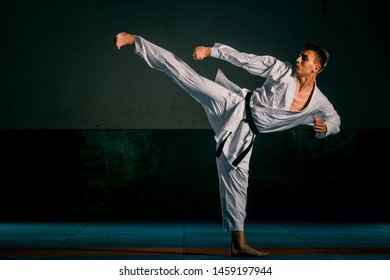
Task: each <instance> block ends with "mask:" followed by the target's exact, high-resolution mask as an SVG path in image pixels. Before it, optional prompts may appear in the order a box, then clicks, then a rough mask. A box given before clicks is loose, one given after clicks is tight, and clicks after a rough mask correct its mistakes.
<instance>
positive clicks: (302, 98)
mask: <svg viewBox="0 0 390 280" xmlns="http://www.w3.org/2000/svg"><path fill="white" fill-rule="evenodd" d="M312 93H313V90H299V88H297V89H296V90H295V93H294V99H293V101H292V103H291V106H290V110H291V111H301V110H303V109H305V108H306V106H307V105H308V104H309V102H310V99H311V96H312Z"/></svg>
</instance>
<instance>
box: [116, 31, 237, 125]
mask: <svg viewBox="0 0 390 280" xmlns="http://www.w3.org/2000/svg"><path fill="white" fill-rule="evenodd" d="M125 45H134V46H135V53H136V54H138V55H139V56H141V57H142V58H143V59H144V60H145V62H146V63H147V64H148V65H149V66H150V67H151V68H153V69H155V70H158V71H162V72H164V73H165V74H166V75H168V76H169V77H170V78H171V79H172V80H173V81H174V82H175V83H177V84H178V85H179V86H180V87H181V88H183V89H184V90H185V91H186V92H187V93H188V94H190V95H191V96H192V97H193V98H194V99H195V100H196V101H197V102H199V103H200V104H201V105H202V107H203V108H204V109H205V111H206V114H207V117H208V119H209V122H210V125H211V126H212V128H213V130H214V131H215V132H218V131H219V130H220V129H221V127H222V126H223V124H224V122H225V121H226V118H227V116H229V113H230V110H231V109H233V108H234V106H235V105H236V104H237V103H238V102H241V101H242V99H243V98H242V97H241V96H240V95H238V94H236V93H233V92H231V91H230V90H228V89H226V88H224V87H223V86H221V85H219V84H218V83H216V82H214V81H211V80H209V79H207V78H205V77H202V76H201V75H199V74H198V73H197V72H195V71H194V70H193V69H192V68H191V67H190V66H189V65H188V64H187V63H185V62H184V61H183V60H181V59H180V58H178V57H177V56H176V55H174V54H173V53H171V52H169V51H167V50H165V49H163V48H161V47H159V46H157V45H155V44H153V43H151V42H149V41H148V40H145V39H144V38H142V37H140V36H137V35H131V34H128V33H125V32H121V33H118V34H117V35H116V37H115V42H114V46H115V48H116V49H118V50H119V49H120V48H121V47H123V46H125Z"/></svg>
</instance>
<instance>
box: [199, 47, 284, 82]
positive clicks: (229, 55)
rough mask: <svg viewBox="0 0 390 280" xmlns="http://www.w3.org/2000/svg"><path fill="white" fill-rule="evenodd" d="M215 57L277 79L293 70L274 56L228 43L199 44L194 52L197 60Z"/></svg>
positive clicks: (254, 72)
mask: <svg viewBox="0 0 390 280" xmlns="http://www.w3.org/2000/svg"><path fill="white" fill-rule="evenodd" d="M209 56H211V57H214V58H217V59H221V60H224V61H226V62H229V63H231V64H233V65H235V66H238V67H241V68H243V69H245V70H247V71H248V72H249V73H251V74H252V75H258V76H261V77H263V78H271V79H273V80H277V79H278V78H280V77H281V76H282V75H285V74H286V73H287V71H291V67H290V65H288V64H286V63H284V62H281V61H279V60H278V59H276V58H275V57H273V56H269V55H264V56H259V55H255V54H248V53H244V52H239V51H237V50H235V49H233V48H231V47H229V46H227V45H223V44H219V43H215V44H214V46H213V47H205V46H197V47H196V48H195V50H194V53H193V58H194V59H195V60H203V59H205V58H206V57H209Z"/></svg>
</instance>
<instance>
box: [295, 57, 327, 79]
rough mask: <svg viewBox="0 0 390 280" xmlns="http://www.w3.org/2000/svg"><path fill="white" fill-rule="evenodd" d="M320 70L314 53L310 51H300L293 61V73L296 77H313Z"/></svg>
mask: <svg viewBox="0 0 390 280" xmlns="http://www.w3.org/2000/svg"><path fill="white" fill-rule="evenodd" d="M320 69H321V66H320V64H319V63H318V62H317V56H316V53H315V52H314V51H312V50H304V51H302V52H301V53H300V54H299V56H298V57H297V59H296V60H295V66H294V73H295V75H296V76H301V77H305V76H310V75H313V74H314V75H315V74H317V73H318V71H319V70H320Z"/></svg>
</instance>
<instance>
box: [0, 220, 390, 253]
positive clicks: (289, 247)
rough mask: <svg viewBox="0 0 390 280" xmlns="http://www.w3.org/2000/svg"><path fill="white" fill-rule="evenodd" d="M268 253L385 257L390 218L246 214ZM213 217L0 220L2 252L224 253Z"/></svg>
mask: <svg viewBox="0 0 390 280" xmlns="http://www.w3.org/2000/svg"><path fill="white" fill-rule="evenodd" d="M245 231H246V239H247V242H248V244H250V245H251V246H252V247H255V248H258V249H263V248H264V249H266V250H267V251H269V255H268V256H266V257H265V258H266V259H267V260H390V223H312V222H301V223H292V222H261V223H255V222H248V223H247V225H246V230H245ZM229 241H230V236H229V233H226V232H224V231H223V230H222V227H221V224H220V223H219V222H128V221H126V222H110V223H107V222H77V223H73V222H61V223H19V222H18V223H17V222H14V223H12V222H7V223H0V259H2V260H30V259H34V260H48V259H57V260H69V259H73V260H81V259H89V260H101V259H104V260H106V259H110V260H154V259H158V260H227V259H231V257H230V256H229Z"/></svg>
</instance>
